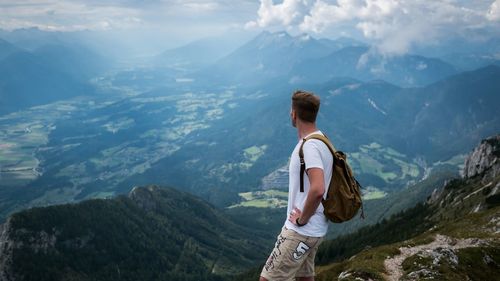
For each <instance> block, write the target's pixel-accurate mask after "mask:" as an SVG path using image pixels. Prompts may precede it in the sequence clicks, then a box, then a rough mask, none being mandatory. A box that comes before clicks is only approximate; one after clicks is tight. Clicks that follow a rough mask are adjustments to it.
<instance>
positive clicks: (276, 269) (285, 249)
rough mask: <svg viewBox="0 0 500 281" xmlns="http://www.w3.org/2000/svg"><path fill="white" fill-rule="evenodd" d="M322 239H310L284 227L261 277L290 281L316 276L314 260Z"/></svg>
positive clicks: (272, 280)
mask: <svg viewBox="0 0 500 281" xmlns="http://www.w3.org/2000/svg"><path fill="white" fill-rule="evenodd" d="M321 241H323V238H322V237H309V236H303V235H300V234H298V233H297V232H295V231H293V230H290V229H287V228H285V227H283V229H282V230H281V233H280V234H279V235H278V238H277V240H276V244H275V246H274V249H273V251H272V253H271V255H270V256H269V258H268V259H267V262H266V264H265V265H264V268H263V269H262V272H261V273H260V276H262V277H264V278H266V279H267V280H269V281H280V280H284V281H289V280H294V278H295V277H312V276H314V258H315V256H316V252H317V250H318V247H319V244H321Z"/></svg>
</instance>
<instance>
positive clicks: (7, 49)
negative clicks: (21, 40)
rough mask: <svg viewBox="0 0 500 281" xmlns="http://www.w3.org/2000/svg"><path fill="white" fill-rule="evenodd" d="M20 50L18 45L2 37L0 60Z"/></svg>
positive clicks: (0, 41)
mask: <svg viewBox="0 0 500 281" xmlns="http://www.w3.org/2000/svg"><path fill="white" fill-rule="evenodd" d="M18 51H20V50H19V48H18V47H16V46H14V45H13V44H11V43H9V42H7V41H5V40H3V39H1V38H0V61H1V60H3V59H4V58H6V57H8V56H9V55H11V54H13V53H15V52H18Z"/></svg>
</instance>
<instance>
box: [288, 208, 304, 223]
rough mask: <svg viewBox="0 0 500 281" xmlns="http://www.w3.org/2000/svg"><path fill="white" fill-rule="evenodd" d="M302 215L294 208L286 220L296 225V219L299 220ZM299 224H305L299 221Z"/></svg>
mask: <svg viewBox="0 0 500 281" xmlns="http://www.w3.org/2000/svg"><path fill="white" fill-rule="evenodd" d="M301 215H302V211H301V210H299V209H298V208H297V207H294V208H293V210H292V212H291V213H290V215H289V216H288V220H289V221H290V222H291V223H293V224H295V225H297V219H298V218H300V216H301ZM300 223H301V224H305V222H303V221H301V222H300Z"/></svg>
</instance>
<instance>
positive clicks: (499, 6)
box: [486, 0, 500, 21]
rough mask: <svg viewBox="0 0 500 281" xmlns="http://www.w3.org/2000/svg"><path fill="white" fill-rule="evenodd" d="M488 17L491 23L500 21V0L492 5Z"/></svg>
mask: <svg viewBox="0 0 500 281" xmlns="http://www.w3.org/2000/svg"><path fill="white" fill-rule="evenodd" d="M486 17H487V18H488V19H489V20H491V21H500V0H496V1H495V2H493V3H492V4H491V6H490V9H489V10H488V13H487V15H486Z"/></svg>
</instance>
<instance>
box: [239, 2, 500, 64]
mask: <svg viewBox="0 0 500 281" xmlns="http://www.w3.org/2000/svg"><path fill="white" fill-rule="evenodd" d="M471 2H472V3H471ZM480 2H481V1H480ZM260 3H261V4H260V8H259V11H258V19H257V20H255V21H252V22H249V23H248V24H247V27H268V26H271V25H277V24H279V25H281V26H282V27H284V28H287V29H290V28H297V29H298V30H300V31H302V32H312V33H318V34H321V33H325V32H327V31H328V30H331V29H337V30H338V29H339V28H342V27H343V26H351V27H354V28H355V30H357V31H358V32H360V33H361V34H362V36H363V37H364V38H366V39H368V40H370V41H371V42H372V43H374V45H375V47H376V48H377V49H378V51H379V52H381V53H384V54H396V55H397V54H404V53H406V52H408V51H409V50H410V49H411V48H412V47H414V46H419V45H429V44H434V43H436V42H438V41H439V40H441V39H442V38H448V37H453V36H455V37H457V36H458V37H462V38H469V37H471V36H472V35H473V34H474V32H475V31H476V30H479V29H485V28H486V29H490V30H495V29H496V30H500V26H499V25H498V21H499V20H500V0H496V1H495V2H493V3H492V4H491V2H488V3H487V5H485V4H484V1H482V2H481V3H476V1H470V2H469V1H460V0H433V1H428V0H337V1H326V0H312V1H291V0H290V1H286V0H285V1H284V2H283V3H281V4H273V1H271V0H261V2H260ZM495 21H496V22H495ZM496 33H498V32H493V33H492V34H496Z"/></svg>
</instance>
